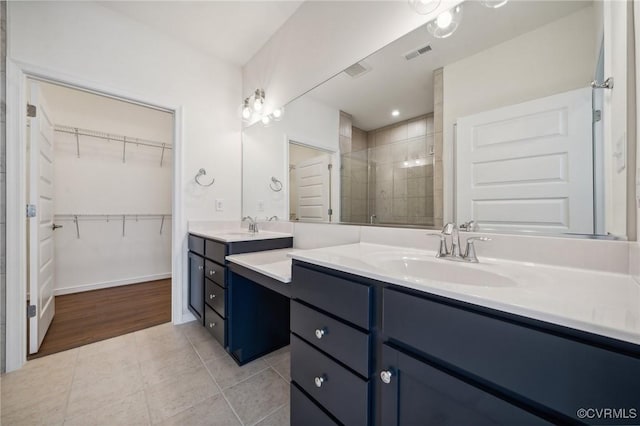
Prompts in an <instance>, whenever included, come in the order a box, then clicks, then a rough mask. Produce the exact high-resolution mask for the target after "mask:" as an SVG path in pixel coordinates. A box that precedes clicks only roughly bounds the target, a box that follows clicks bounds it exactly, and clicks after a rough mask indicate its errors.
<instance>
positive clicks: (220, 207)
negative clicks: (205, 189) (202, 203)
mask: <svg viewBox="0 0 640 426" xmlns="http://www.w3.org/2000/svg"><path fill="white" fill-rule="evenodd" d="M216 211H217V212H221V211H224V200H223V199H221V198H218V199H216Z"/></svg>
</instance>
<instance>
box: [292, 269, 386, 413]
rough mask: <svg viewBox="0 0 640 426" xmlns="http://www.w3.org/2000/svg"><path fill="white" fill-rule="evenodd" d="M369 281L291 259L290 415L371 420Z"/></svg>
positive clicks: (371, 303) (371, 314)
mask: <svg viewBox="0 0 640 426" xmlns="http://www.w3.org/2000/svg"><path fill="white" fill-rule="evenodd" d="M373 293H374V292H373V287H372V286H371V285H369V284H367V283H364V282H356V281H351V280H348V279H346V278H344V277H343V276H340V275H338V274H337V273H335V274H328V273H325V272H323V271H319V270H316V269H314V268H313V267H312V266H308V265H304V266H303V265H301V264H299V263H298V262H296V261H294V262H293V270H292V287H291V297H292V300H291V381H292V395H295V397H292V398H291V421H292V425H294V426H295V425H306V424H309V423H308V422H306V421H298V419H306V418H310V417H312V416H313V417H316V418H318V419H321V421H319V423H318V424H345V425H350V426H351V425H353V426H365V425H370V424H372V420H373V416H372V381H371V380H370V377H371V373H372V371H373V363H372V355H371V349H372V340H371V335H372V329H373V326H374V323H373V320H374V311H375V310H374V307H373Z"/></svg>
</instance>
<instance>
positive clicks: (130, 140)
mask: <svg viewBox="0 0 640 426" xmlns="http://www.w3.org/2000/svg"><path fill="white" fill-rule="evenodd" d="M54 130H55V131H56V132H59V133H67V134H70V135H74V136H75V137H76V155H77V156H78V158H80V136H88V137H92V138H98V139H104V140H107V141H112V142H122V162H123V163H125V162H126V158H127V144H134V145H142V146H148V147H151V148H158V149H161V150H162V154H161V156H160V167H162V163H163V161H164V152H165V150H168V149H173V147H172V145H171V144H168V143H166V142H159V141H154V140H150V139H142V138H135V137H131V136H124V135H117V134H113V133H106V132H102V131H98V130H90V129H82V128H80V127H73V126H65V125H61V124H56V125H55V126H54Z"/></svg>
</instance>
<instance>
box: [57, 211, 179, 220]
mask: <svg viewBox="0 0 640 426" xmlns="http://www.w3.org/2000/svg"><path fill="white" fill-rule="evenodd" d="M123 217H124V218H125V220H133V221H135V220H156V219H160V220H164V219H165V218H170V217H171V214H161V213H154V214H146V213H144V214H135V213H134V214H130V213H127V214H122V213H109V214H72V213H70V214H56V215H54V219H56V220H62V221H64V220H69V221H75V220H76V219H77V220H114V221H117V220H122V218H123Z"/></svg>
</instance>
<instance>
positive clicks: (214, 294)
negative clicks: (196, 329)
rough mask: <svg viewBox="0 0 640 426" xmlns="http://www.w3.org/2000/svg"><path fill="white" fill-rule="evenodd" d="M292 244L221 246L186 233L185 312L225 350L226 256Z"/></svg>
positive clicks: (288, 241)
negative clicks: (187, 265)
mask: <svg viewBox="0 0 640 426" xmlns="http://www.w3.org/2000/svg"><path fill="white" fill-rule="evenodd" d="M292 245H293V238H292V237H284V238H275V239H266V240H257V239H256V240H252V241H237V242H229V243H223V242H220V241H215V240H212V239H208V238H203V237H201V236H198V235H194V234H189V310H190V311H191V312H192V313H193V314H194V316H195V317H196V319H197V320H198V321H199V322H200V323H201V324H203V325H204V327H205V328H206V329H207V330H208V331H209V333H211V335H212V336H213V337H214V338H215V339H216V340H217V341H218V342H220V344H221V345H223V346H224V347H225V348H227V347H228V345H229V331H228V323H229V319H230V318H229V316H230V315H231V313H230V312H229V309H228V307H229V305H230V303H229V290H230V289H229V271H228V262H227V260H226V256H227V255H232V254H240V253H249V252H255V251H263V250H272V249H279V248H288V247H292Z"/></svg>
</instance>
